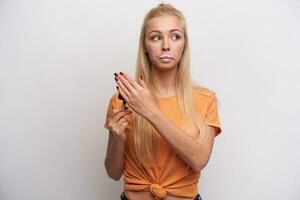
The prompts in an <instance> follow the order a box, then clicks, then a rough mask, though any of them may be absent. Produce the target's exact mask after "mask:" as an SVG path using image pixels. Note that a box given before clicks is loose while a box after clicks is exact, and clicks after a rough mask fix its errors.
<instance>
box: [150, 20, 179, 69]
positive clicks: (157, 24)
mask: <svg viewBox="0 0 300 200" xmlns="http://www.w3.org/2000/svg"><path fill="white" fill-rule="evenodd" d="M145 34H146V35H145V47H146V52H147V53H148V55H149V59H150V62H151V64H152V67H155V68H157V69H159V70H169V69H172V68H174V67H176V69H177V65H178V63H179V61H180V60H181V57H182V53H183V48H184V43H185V38H184V32H183V28H182V25H181V23H180V20H179V19H178V18H177V17H175V16H162V17H155V18H152V19H151V20H149V21H148V24H147V28H146V32H145Z"/></svg>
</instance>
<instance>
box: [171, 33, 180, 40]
mask: <svg viewBox="0 0 300 200" xmlns="http://www.w3.org/2000/svg"><path fill="white" fill-rule="evenodd" d="M171 38H172V39H173V40H179V39H180V35H177V34H176V35H173V36H172V37H171Z"/></svg>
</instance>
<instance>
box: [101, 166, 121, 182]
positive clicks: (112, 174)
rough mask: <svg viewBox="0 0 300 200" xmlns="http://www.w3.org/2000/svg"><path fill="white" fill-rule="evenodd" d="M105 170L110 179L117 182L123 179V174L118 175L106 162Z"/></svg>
mask: <svg viewBox="0 0 300 200" xmlns="http://www.w3.org/2000/svg"><path fill="white" fill-rule="evenodd" d="M104 165H105V169H106V174H107V176H108V177H109V178H111V179H113V180H115V181H119V180H120V179H121V177H122V174H123V173H122V172H121V173H118V172H116V171H114V170H112V169H111V168H110V167H108V166H107V163H106V162H105V164H104Z"/></svg>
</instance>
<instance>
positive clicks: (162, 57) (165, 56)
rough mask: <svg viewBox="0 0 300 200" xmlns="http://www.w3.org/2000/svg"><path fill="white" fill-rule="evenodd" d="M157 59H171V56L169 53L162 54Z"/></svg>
mask: <svg viewBox="0 0 300 200" xmlns="http://www.w3.org/2000/svg"><path fill="white" fill-rule="evenodd" d="M159 59H173V57H172V56H170V55H166V54H163V55H161V56H159Z"/></svg>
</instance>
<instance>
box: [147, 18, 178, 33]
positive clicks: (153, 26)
mask: <svg viewBox="0 0 300 200" xmlns="http://www.w3.org/2000/svg"><path fill="white" fill-rule="evenodd" d="M173 29H179V30H181V31H182V32H183V28H182V24H181V21H180V20H179V19H178V17H176V16H168V15H167V16H161V17H154V18H152V19H150V20H149V21H148V23H147V27H146V34H147V33H149V32H151V31H153V30H158V31H160V32H169V31H170V30H173Z"/></svg>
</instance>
